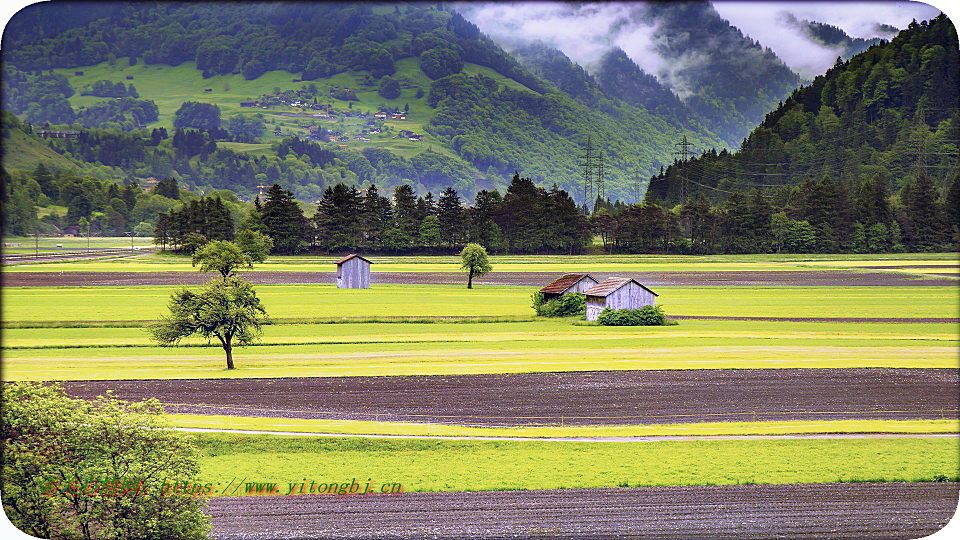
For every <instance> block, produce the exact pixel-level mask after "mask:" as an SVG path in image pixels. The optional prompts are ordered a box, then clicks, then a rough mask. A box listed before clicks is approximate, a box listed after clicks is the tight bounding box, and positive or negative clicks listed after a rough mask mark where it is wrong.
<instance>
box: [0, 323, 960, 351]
mask: <svg viewBox="0 0 960 540" xmlns="http://www.w3.org/2000/svg"><path fill="white" fill-rule="evenodd" d="M428 320H429V321H431V323H429V324H424V323H423V322H421V321H397V322H391V323H383V322H355V323H353V324H331V323H319V324H275V325H269V326H266V327H264V329H263V336H262V337H261V339H260V342H259V343H258V344H256V345H253V346H250V347H249V348H248V350H249V351H251V353H252V352H253V351H259V353H260V354H262V355H266V354H271V353H272V352H273V351H274V350H275V349H276V348H277V347H287V346H307V345H316V346H317V347H316V348H315V351H316V352H325V351H326V350H327V349H328V348H329V347H335V346H341V345H348V346H349V345H358V346H360V345H380V346H382V347H381V350H383V351H388V350H392V349H396V348H397V347H396V346H398V345H402V346H404V347H402V349H406V350H410V349H409V347H406V345H414V344H434V345H436V346H439V347H444V346H448V345H451V346H454V347H464V348H466V347H470V348H477V347H479V348H485V349H488V348H489V349H492V350H499V349H502V348H505V347H508V346H509V347H517V348H521V349H526V348H531V349H536V348H539V347H542V346H549V347H551V348H558V347H562V348H566V349H571V350H581V349H591V348H603V349H613V348H617V349H620V348H630V347H633V348H639V349H644V348H650V349H662V348H684V347H704V346H724V345H736V346H747V347H762V346H767V345H770V344H775V345H776V346H780V347H812V346H825V347H833V348H841V347H871V346H903V347H907V348H909V347H916V346H922V347H938V346H954V345H958V344H960V334H958V332H957V329H956V327H955V325H952V324H949V323H903V324H896V325H891V324H889V323H829V322H796V323H791V322H787V323H784V322H771V321H722V320H685V321H682V322H681V323H680V324H678V325H676V326H663V327H622V326H621V327H610V326H599V325H590V326H586V325H585V326H580V325H575V323H576V322H578V321H577V320H576V319H559V320H558V319H539V320H530V321H510V322H503V321H494V320H489V321H467V320H454V321H452V322H450V323H444V322H441V321H443V319H428ZM27 324H29V323H27ZM204 346H209V347H211V349H213V350H216V349H218V348H219V347H220V345H219V342H217V341H216V340H213V341H212V342H211V341H208V340H204V339H201V338H191V339H187V340H184V341H183V342H182V343H181V345H180V347H204ZM123 347H141V348H156V346H155V345H154V343H153V342H152V341H151V339H150V333H149V331H148V328H147V324H144V323H141V324H139V325H137V326H132V327H124V326H120V327H104V326H100V325H93V326H91V327H75V326H71V327H62V328H61V327H42V326H41V327H40V328H14V327H7V328H5V329H4V336H3V343H2V348H3V350H6V351H15V350H22V351H26V350H31V349H37V350H41V349H42V350H56V349H110V348H123ZM238 352H239V351H238ZM93 354H99V353H97V352H94V353H93ZM211 354H215V352H213V351H212V352H211Z"/></svg>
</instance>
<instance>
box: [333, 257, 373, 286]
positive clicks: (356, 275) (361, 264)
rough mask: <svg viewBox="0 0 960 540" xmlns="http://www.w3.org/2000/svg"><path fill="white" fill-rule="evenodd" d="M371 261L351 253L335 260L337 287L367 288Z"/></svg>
mask: <svg viewBox="0 0 960 540" xmlns="http://www.w3.org/2000/svg"><path fill="white" fill-rule="evenodd" d="M371 264H373V263H372V262H370V261H368V260H366V259H364V258H363V257H361V256H359V255H357V254H356V253H353V254H351V255H347V256H346V257H344V258H342V259H340V260H339V261H337V287H338V288H340V289H369V288H370V265H371Z"/></svg>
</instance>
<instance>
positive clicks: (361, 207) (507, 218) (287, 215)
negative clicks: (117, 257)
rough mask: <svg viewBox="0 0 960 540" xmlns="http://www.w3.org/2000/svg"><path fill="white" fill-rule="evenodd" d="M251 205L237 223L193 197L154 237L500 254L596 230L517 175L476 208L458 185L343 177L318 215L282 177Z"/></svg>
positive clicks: (568, 201) (578, 239)
mask: <svg viewBox="0 0 960 540" xmlns="http://www.w3.org/2000/svg"><path fill="white" fill-rule="evenodd" d="M253 206H254V208H253V209H252V210H251V212H250V214H249V216H248V217H247V218H246V219H245V220H244V222H243V223H240V224H237V225H236V226H235V225H234V224H233V223H230V222H229V218H230V215H229V212H226V211H225V209H224V207H223V206H222V203H221V202H220V201H219V199H216V200H214V199H212V198H209V199H201V200H195V201H191V202H190V203H189V204H188V205H185V206H183V207H181V208H179V209H174V210H171V211H170V212H169V213H164V214H161V215H160V218H159V221H158V225H157V228H156V236H155V241H156V243H157V244H158V245H160V246H163V247H167V246H170V247H172V248H173V249H177V250H184V249H186V248H188V247H189V246H192V245H193V238H195V236H193V237H191V236H189V235H191V234H202V235H203V236H204V238H205V239H207V240H213V239H230V238H232V236H233V232H234V230H235V228H236V229H240V230H242V229H250V230H256V231H258V232H261V233H264V234H266V235H268V236H270V237H271V238H272V239H273V241H274V252H275V253H298V252H302V251H305V250H308V249H318V250H321V251H325V252H341V251H355V250H365V251H372V252H389V253H407V252H414V251H416V252H424V251H426V252H439V251H448V250H449V251H453V250H459V249H460V248H461V247H462V246H463V245H464V244H466V243H468V242H477V243H480V244H482V245H484V246H485V247H486V248H487V249H488V250H489V251H492V252H494V253H506V252H510V253H543V252H551V253H582V252H583V251H584V250H585V249H586V247H587V245H588V244H589V243H590V240H591V238H592V236H593V233H592V230H591V226H590V221H589V219H588V218H587V217H586V216H584V215H582V214H580V212H579V211H578V208H577V206H576V203H574V201H573V199H572V198H571V197H570V196H569V195H568V194H567V193H566V192H564V191H562V190H558V189H556V188H554V189H551V190H545V189H543V188H538V187H536V186H534V184H533V182H532V181H531V180H530V179H529V178H520V175H519V174H516V175H514V178H513V181H512V183H511V184H510V186H509V187H508V188H507V190H506V193H505V194H504V195H502V196H501V195H500V193H499V192H498V191H496V190H493V191H486V190H483V191H480V192H479V193H478V194H477V197H476V203H475V204H474V205H473V206H470V207H465V206H464V204H463V200H462V199H461V198H460V196H459V195H458V194H457V191H456V190H455V189H453V188H447V189H445V190H444V191H443V192H442V193H441V194H440V196H439V197H438V198H437V199H436V200H435V199H434V198H433V195H432V194H431V193H427V194H426V195H424V196H421V197H418V196H417V195H416V193H415V192H414V190H413V188H412V187H411V186H409V185H406V184H405V185H401V186H399V187H398V188H396V190H395V191H394V195H393V198H392V200H391V199H388V198H386V197H383V196H382V195H380V193H379V191H378V190H377V187H376V186H370V187H368V188H367V189H366V190H364V191H359V190H357V189H356V188H355V187H348V186H346V185H344V184H337V185H335V186H333V187H331V188H327V189H326V191H324V193H323V197H322V199H321V200H320V202H319V203H318V205H317V212H316V214H315V215H314V216H313V218H312V219H307V218H306V217H304V214H303V211H302V210H301V209H300V207H299V205H298V204H297V202H296V200H295V199H294V198H293V195H292V193H290V192H289V191H286V190H284V189H282V188H281V187H280V186H279V185H278V184H274V185H273V186H272V187H271V188H270V189H269V190H268V191H267V192H266V193H265V194H264V198H263V201H261V200H260V199H259V197H258V198H257V199H256V200H255V201H254V205H253Z"/></svg>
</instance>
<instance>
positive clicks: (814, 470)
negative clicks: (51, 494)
mask: <svg viewBox="0 0 960 540" xmlns="http://www.w3.org/2000/svg"><path fill="white" fill-rule="evenodd" d="M197 440H198V441H199V443H200V445H201V448H202V451H203V453H204V455H205V457H204V458H203V459H202V460H201V476H202V480H203V482H212V483H214V484H216V483H217V482H221V483H222V484H223V485H224V486H225V485H226V484H227V483H228V482H229V481H230V480H231V479H234V482H236V481H237V480H240V479H241V478H246V479H247V481H251V480H254V481H258V482H278V483H281V484H282V485H283V486H284V487H286V486H287V483H288V482H301V481H303V479H306V481H307V486H308V487H309V482H310V481H312V480H316V481H318V482H346V481H350V480H351V479H352V478H356V479H357V481H358V482H360V481H361V480H362V481H363V482H364V483H365V482H366V481H367V479H368V478H370V479H374V481H376V482H399V483H401V484H403V489H404V491H476V490H505V489H558V488H588V487H617V486H621V487H626V486H631V487H633V486H660V485H704V484H715V485H719V484H754V483H755V484H766V483H771V484H779V483H806V482H838V481H842V482H854V481H931V480H935V479H937V478H938V477H941V478H946V479H954V480H956V479H957V476H958V470H957V441H956V440H950V439H932V440H927V439H923V440H921V439H900V440H793V441H681V442H649V443H648V442H644V443H579V442H513V441H497V442H487V441H457V442H447V441H428V440H414V441H383V440H364V439H357V440H350V439H331V440H327V439H318V438H309V437H277V436H272V437H256V436H244V435H202V436H198V437H197ZM241 481H242V480H241ZM221 489H222V488H221Z"/></svg>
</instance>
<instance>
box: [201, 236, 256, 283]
mask: <svg viewBox="0 0 960 540" xmlns="http://www.w3.org/2000/svg"><path fill="white" fill-rule="evenodd" d="M198 264H199V265H200V271H201V272H219V273H220V275H221V276H223V280H224V281H226V280H227V278H228V277H230V276H232V275H233V274H234V272H235V271H236V270H237V269H238V268H252V267H253V259H252V258H251V257H250V255H248V254H247V253H245V252H244V251H243V250H242V249H240V246H238V245H237V244H234V243H233V242H225V241H223V240H214V241H213V242H209V243H207V244H206V245H204V246H203V247H201V248H200V249H198V250H196V251H195V252H194V253H193V266H197V265H198Z"/></svg>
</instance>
